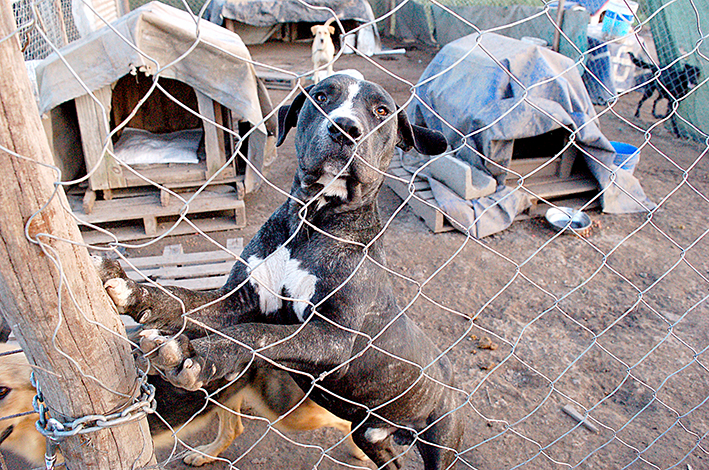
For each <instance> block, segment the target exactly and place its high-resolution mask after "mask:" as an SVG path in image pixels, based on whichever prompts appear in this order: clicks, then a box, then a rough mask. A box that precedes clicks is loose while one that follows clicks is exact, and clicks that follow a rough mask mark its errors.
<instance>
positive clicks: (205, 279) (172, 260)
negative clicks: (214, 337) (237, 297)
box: [121, 238, 244, 290]
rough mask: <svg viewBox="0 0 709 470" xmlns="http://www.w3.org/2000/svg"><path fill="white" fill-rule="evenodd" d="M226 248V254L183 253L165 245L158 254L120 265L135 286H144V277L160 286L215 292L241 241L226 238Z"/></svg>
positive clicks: (224, 279) (236, 253) (222, 281)
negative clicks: (211, 290)
mask: <svg viewBox="0 0 709 470" xmlns="http://www.w3.org/2000/svg"><path fill="white" fill-rule="evenodd" d="M226 247H227V250H229V251H224V250H215V251H206V252H200V253H185V252H184V250H183V248H182V245H169V246H166V247H165V248H164V249H163V253H162V255H159V256H145V257H142V258H130V264H129V263H128V262H126V261H123V260H121V266H122V267H123V269H124V270H125V271H126V274H128V277H129V278H131V279H133V280H134V281H136V282H139V283H147V281H146V280H145V278H146V277H148V278H149V279H151V280H153V281H155V282H157V283H158V284H160V285H163V286H178V287H184V288H186V289H192V290H206V289H216V288H218V287H221V286H223V285H224V283H225V282H226V280H227V277H229V272H230V271H231V268H232V266H233V265H234V262H235V261H236V257H238V256H239V255H240V254H241V251H242V250H243V248H244V241H243V239H242V238H230V239H229V240H227V243H226ZM131 265H132V266H131ZM133 267H135V269H133ZM136 270H137V271H136Z"/></svg>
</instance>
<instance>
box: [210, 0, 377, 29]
mask: <svg viewBox="0 0 709 470" xmlns="http://www.w3.org/2000/svg"><path fill="white" fill-rule="evenodd" d="M209 11H210V20H211V21H213V22H215V23H218V24H221V23H222V21H221V19H222V18H227V19H230V20H234V21H238V22H240V23H244V24H248V25H251V26H272V25H275V24H279V23H296V22H304V23H324V22H325V21H326V20H327V19H329V18H332V12H335V14H336V15H337V16H338V18H339V19H340V20H355V21H360V22H363V23H364V22H369V21H374V13H373V12H372V7H371V6H370V5H369V2H367V1H366V0H307V1H305V0H303V1H298V0H212V4H211V5H210V8H209ZM220 15H221V18H220Z"/></svg>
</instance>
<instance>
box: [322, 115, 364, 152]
mask: <svg viewBox="0 0 709 470" xmlns="http://www.w3.org/2000/svg"><path fill="white" fill-rule="evenodd" d="M327 132H328V135H329V136H330V138H331V139H332V140H333V141H335V142H337V143H338V144H341V145H354V144H356V143H357V141H358V140H359V139H360V138H361V137H362V126H361V125H360V124H359V123H358V122H357V121H355V120H354V119H352V118H349V117H344V116H341V117H336V118H335V119H333V120H332V121H331V122H329V124H328V126H327Z"/></svg>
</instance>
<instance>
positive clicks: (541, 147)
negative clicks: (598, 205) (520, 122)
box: [505, 129, 597, 200]
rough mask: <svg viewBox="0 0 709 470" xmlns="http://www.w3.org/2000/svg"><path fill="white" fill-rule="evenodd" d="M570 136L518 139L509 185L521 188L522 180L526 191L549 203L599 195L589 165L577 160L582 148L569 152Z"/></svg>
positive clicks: (550, 134)
mask: <svg viewBox="0 0 709 470" xmlns="http://www.w3.org/2000/svg"><path fill="white" fill-rule="evenodd" d="M569 135H570V133H569V132H568V131H567V130H566V129H555V130H553V131H550V132H547V133H544V134H540V135H537V136H532V137H527V138H523V139H516V140H515V141H514V144H513V148H512V160H511V161H510V165H509V171H508V172H507V177H506V178H505V184H506V185H508V186H517V185H518V184H519V179H520V177H522V178H524V187H525V189H527V190H529V191H530V192H531V193H532V194H534V195H536V197H537V198H543V199H547V200H548V199H552V198H557V197H561V196H570V195H575V194H581V193H586V192H591V191H596V190H597V183H596V181H595V179H594V178H593V177H592V175H591V172H590V170H589V169H588V166H587V165H586V161H585V160H584V159H583V158H577V157H578V156H579V151H578V148H577V147H576V146H575V145H571V146H569V147H568V148H566V149H565V147H566V146H567V145H568V142H569Z"/></svg>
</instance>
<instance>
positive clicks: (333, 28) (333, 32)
mask: <svg viewBox="0 0 709 470" xmlns="http://www.w3.org/2000/svg"><path fill="white" fill-rule="evenodd" d="M327 30H328V31H330V34H331V35H332V34H335V27H334V26H328V27H327Z"/></svg>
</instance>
